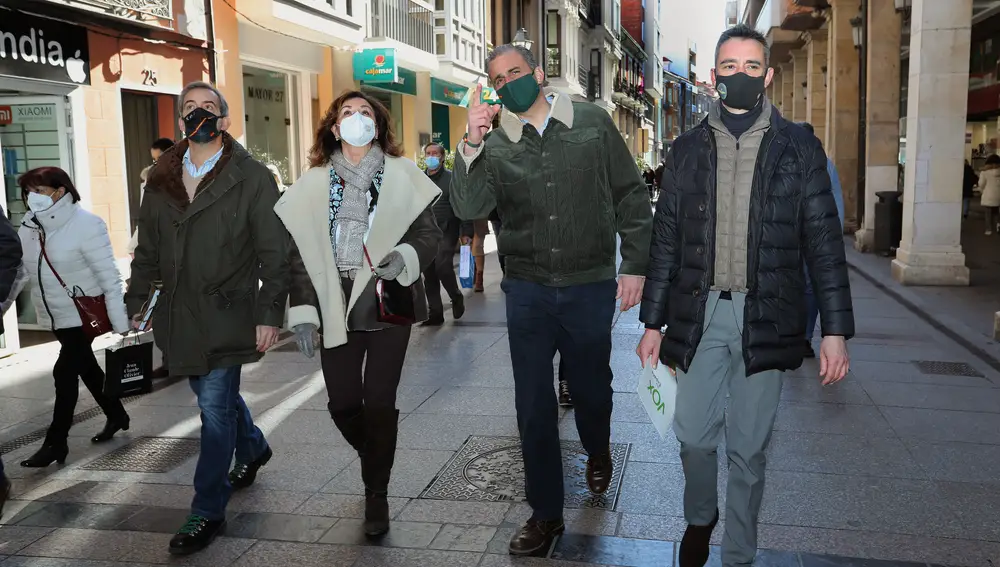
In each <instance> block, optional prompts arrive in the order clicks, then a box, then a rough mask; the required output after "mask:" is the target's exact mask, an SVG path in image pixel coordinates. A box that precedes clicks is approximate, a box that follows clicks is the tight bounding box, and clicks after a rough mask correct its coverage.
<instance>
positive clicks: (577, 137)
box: [560, 128, 604, 172]
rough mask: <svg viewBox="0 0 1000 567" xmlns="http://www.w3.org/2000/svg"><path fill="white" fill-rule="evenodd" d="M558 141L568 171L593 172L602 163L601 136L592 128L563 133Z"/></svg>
mask: <svg viewBox="0 0 1000 567" xmlns="http://www.w3.org/2000/svg"><path fill="white" fill-rule="evenodd" d="M560 140H561V141H562V142H563V144H562V149H563V160H564V162H565V164H566V169H567V170H569V171H579V172H584V171H593V170H594V169H597V166H598V165H599V164H600V163H601V162H602V161H603V157H604V156H603V152H602V151H601V149H602V148H601V135H600V133H599V132H598V131H597V130H596V129H594V128H586V129H579V130H570V131H568V132H564V133H563V134H562V136H560Z"/></svg>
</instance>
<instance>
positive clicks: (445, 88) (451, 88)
mask: <svg viewBox="0 0 1000 567" xmlns="http://www.w3.org/2000/svg"><path fill="white" fill-rule="evenodd" d="M468 90H469V87H463V86H461V85H456V84H455V83H449V82H448V81H442V80H441V79H435V78H434V77H431V100H433V101H434V102H441V103H444V104H454V105H458V104H459V103H460V102H462V98H464V97H465V93H466V92H468Z"/></svg>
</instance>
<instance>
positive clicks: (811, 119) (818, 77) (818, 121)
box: [806, 0, 892, 140]
mask: <svg viewBox="0 0 1000 567" xmlns="http://www.w3.org/2000/svg"><path fill="white" fill-rule="evenodd" d="M889 1H890V2H891V1H892V0H889ZM826 46H827V31H826V30H825V29H820V30H814V31H811V32H809V33H808V34H806V58H807V63H806V69H807V71H806V72H807V74H808V77H809V78H808V79H807V80H808V81H809V86H808V87H807V91H806V122H808V123H810V124H812V125H813V129H814V130H816V137H817V138H819V139H820V140H826V77H825V73H824V72H823V70H824V69H826Z"/></svg>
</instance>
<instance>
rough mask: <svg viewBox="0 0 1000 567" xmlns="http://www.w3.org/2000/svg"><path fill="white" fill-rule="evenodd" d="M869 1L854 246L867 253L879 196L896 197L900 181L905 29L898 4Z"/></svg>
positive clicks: (886, 0)
mask: <svg viewBox="0 0 1000 567" xmlns="http://www.w3.org/2000/svg"><path fill="white" fill-rule="evenodd" d="M867 1H868V38H867V41H866V45H867V49H868V67H867V76H868V78H867V83H868V85H867V86H868V88H867V95H866V96H867V102H868V104H867V112H866V115H865V121H866V123H867V125H868V126H867V128H866V132H865V214H864V218H862V219H861V228H860V229H859V230H858V232H856V233H855V234H854V236H855V241H854V246H855V248H857V249H858V250H861V251H863V252H868V251H870V250H871V249H872V245H873V244H874V239H875V201H876V197H875V194H876V193H878V192H879V191H895V190H896V186H897V182H896V180H897V178H898V177H899V169H898V168H899V166H898V164H899V50H900V45H899V41H900V34H901V29H902V25H903V20H902V18H901V17H900V15H899V13H898V12H896V7H895V5H894V2H893V0H867ZM893 244H896V243H893Z"/></svg>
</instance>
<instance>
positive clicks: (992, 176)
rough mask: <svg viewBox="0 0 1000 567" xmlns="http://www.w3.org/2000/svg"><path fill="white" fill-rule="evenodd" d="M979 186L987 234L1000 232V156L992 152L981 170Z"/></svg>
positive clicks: (980, 202)
mask: <svg viewBox="0 0 1000 567" xmlns="http://www.w3.org/2000/svg"><path fill="white" fill-rule="evenodd" d="M979 187H981V188H982V190H983V191H982V195H980V197H979V204H980V205H982V206H983V208H984V209H986V234H987V236H988V235H991V234H993V231H994V230H996V231H997V232H1000V156H998V155H996V154H991V155H990V157H988V158H986V165H984V166H983V170H982V171H980V172H979Z"/></svg>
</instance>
